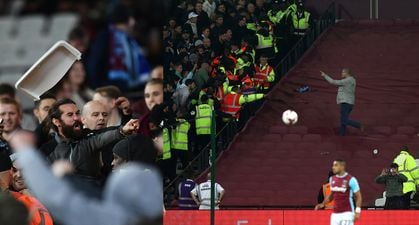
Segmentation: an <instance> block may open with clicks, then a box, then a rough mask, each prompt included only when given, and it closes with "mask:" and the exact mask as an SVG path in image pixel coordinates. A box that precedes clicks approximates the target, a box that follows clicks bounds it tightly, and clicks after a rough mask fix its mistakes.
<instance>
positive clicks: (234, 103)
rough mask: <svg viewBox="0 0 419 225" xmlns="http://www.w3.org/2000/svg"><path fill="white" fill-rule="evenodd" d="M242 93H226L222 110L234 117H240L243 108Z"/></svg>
mask: <svg viewBox="0 0 419 225" xmlns="http://www.w3.org/2000/svg"><path fill="white" fill-rule="evenodd" d="M241 96H242V95H241V94H236V93H229V94H227V95H225V97H224V99H223V101H222V103H221V108H220V110H221V111H222V112H224V113H227V114H229V115H231V116H232V117H235V118H238V117H239V111H240V109H241V104H240V97H241Z"/></svg>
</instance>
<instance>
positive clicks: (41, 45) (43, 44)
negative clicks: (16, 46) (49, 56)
mask: <svg viewBox="0 0 419 225" xmlns="http://www.w3.org/2000/svg"><path fill="white" fill-rule="evenodd" d="M52 45H53V43H51V41H50V40H49V39H46V38H43V39H29V40H26V41H24V42H22V43H21V51H22V53H23V54H22V61H23V62H22V63H23V64H24V65H25V66H26V67H29V66H31V65H32V64H34V63H35V62H36V61H37V60H38V59H39V58H40V57H41V56H42V55H43V54H44V53H45V52H46V51H47V50H48V49H49V48H50V47H51V46H52Z"/></svg>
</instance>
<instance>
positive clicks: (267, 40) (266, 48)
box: [256, 22, 278, 59]
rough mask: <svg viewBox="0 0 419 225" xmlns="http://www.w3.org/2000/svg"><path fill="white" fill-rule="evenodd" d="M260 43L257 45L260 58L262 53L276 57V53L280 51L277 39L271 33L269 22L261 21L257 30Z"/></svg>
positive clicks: (269, 56) (257, 53)
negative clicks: (276, 44)
mask: <svg viewBox="0 0 419 225" xmlns="http://www.w3.org/2000/svg"><path fill="white" fill-rule="evenodd" d="M256 36H257V40H258V42H257V43H258V44H257V46H256V58H259V56H260V55H261V54H265V55H266V56H268V58H270V59H271V58H274V57H275V53H277V52H278V50H277V48H276V47H275V39H274V38H273V36H272V34H270V33H269V30H268V24H267V23H266V22H261V23H260V26H258V31H257V32H256Z"/></svg>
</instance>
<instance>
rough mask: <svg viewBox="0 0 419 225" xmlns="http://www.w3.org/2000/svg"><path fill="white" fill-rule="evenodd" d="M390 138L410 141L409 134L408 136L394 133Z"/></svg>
mask: <svg viewBox="0 0 419 225" xmlns="http://www.w3.org/2000/svg"><path fill="white" fill-rule="evenodd" d="M390 140H392V141H401V142H406V141H409V136H407V135H406V134H394V135H391V136H390Z"/></svg>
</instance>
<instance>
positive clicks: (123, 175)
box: [18, 149, 163, 225]
mask: <svg viewBox="0 0 419 225" xmlns="http://www.w3.org/2000/svg"><path fill="white" fill-rule="evenodd" d="M19 154H20V155H19V159H18V162H19V164H20V165H21V167H22V172H23V175H24V177H25V181H26V183H27V184H28V186H29V187H30V188H31V190H32V191H33V193H34V195H35V196H37V198H38V199H39V200H40V201H41V202H42V203H43V204H44V205H45V206H46V207H47V208H48V210H49V211H50V212H51V213H52V215H53V216H54V217H55V218H56V219H57V220H58V221H60V222H62V223H63V224H65V225H99V224H100V225H131V224H133V223H136V222H138V221H141V219H150V218H156V217H161V215H162V212H163V186H162V185H163V184H162V182H161V177H160V175H159V174H158V172H156V171H154V170H148V169H145V167H144V166H143V165H141V164H138V163H135V164H134V163H133V164H127V165H126V166H123V167H122V168H121V169H120V172H117V173H114V174H112V175H111V177H110V178H109V181H108V184H107V186H106V187H105V190H104V199H103V200H102V201H98V200H95V199H91V198H88V197H86V196H85V195H83V194H81V193H79V192H78V191H77V190H74V189H73V188H72V187H71V186H70V185H69V184H67V183H66V182H65V181H63V180H60V179H58V178H56V177H54V175H53V174H52V172H51V171H50V170H49V168H48V166H47V164H46V162H45V161H44V160H43V159H42V158H41V155H40V153H38V152H37V151H35V150H33V149H28V150H24V151H21V152H19Z"/></svg>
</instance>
